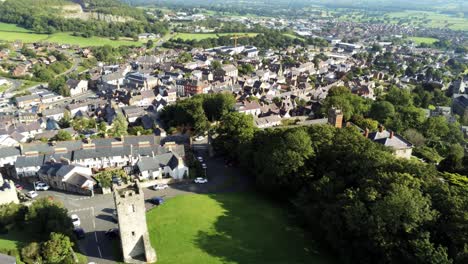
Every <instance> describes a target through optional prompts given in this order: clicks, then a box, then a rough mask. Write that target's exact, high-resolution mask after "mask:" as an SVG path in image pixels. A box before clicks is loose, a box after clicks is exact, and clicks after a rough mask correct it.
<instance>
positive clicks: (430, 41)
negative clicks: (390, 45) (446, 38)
mask: <svg viewBox="0 0 468 264" xmlns="http://www.w3.org/2000/svg"><path fill="white" fill-rule="evenodd" d="M409 39H410V40H412V41H413V42H414V43H416V44H418V45H419V44H422V43H426V44H433V43H434V42H436V41H439V40H438V39H436V38H422V37H410V38H409Z"/></svg>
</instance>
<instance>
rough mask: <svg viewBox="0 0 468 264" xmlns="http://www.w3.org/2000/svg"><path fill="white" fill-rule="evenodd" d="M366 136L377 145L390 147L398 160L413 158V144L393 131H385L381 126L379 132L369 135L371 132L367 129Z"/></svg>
mask: <svg viewBox="0 0 468 264" xmlns="http://www.w3.org/2000/svg"><path fill="white" fill-rule="evenodd" d="M364 136H365V137H367V138H369V139H371V140H372V141H374V142H376V143H379V144H382V145H384V146H386V147H389V148H390V149H391V150H392V151H393V155H395V156H396V157H398V158H404V159H410V158H411V154H412V152H413V144H411V143H410V142H408V141H407V140H406V139H404V138H403V137H402V136H400V135H398V134H396V133H394V132H393V131H388V130H385V129H384V128H383V127H382V126H380V127H379V130H378V131H377V132H372V133H369V130H367V129H366V130H365V131H364Z"/></svg>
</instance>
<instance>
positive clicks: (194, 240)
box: [147, 193, 334, 264]
mask: <svg viewBox="0 0 468 264" xmlns="http://www.w3.org/2000/svg"><path fill="white" fill-rule="evenodd" d="M147 222H148V228H149V232H150V239H151V243H152V245H153V246H154V247H155V249H156V252H157V255H158V264H174V263H178V264H184V263H204V264H214V263H256V264H263V263H265V264H266V263H268V264H273V263H278V264H279V263H290V264H295V263H297V264H299V263H310V264H313V263H334V260H333V259H332V258H331V257H329V256H328V255H325V254H321V253H319V251H318V249H317V243H315V242H313V237H312V236H311V235H310V234H308V233H307V232H305V231H304V230H302V229H301V228H299V227H297V226H296V225H295V224H294V223H292V217H291V216H290V215H288V213H287V212H286V209H284V208H280V207H275V205H273V204H272V203H270V202H269V201H266V200H264V199H263V198H261V197H258V196H255V195H251V194H245V193H238V194H216V195H186V196H178V197H175V198H172V199H170V200H168V201H167V202H166V203H165V204H164V205H162V206H160V207H158V208H155V209H153V210H151V211H150V212H149V213H148V214H147Z"/></svg>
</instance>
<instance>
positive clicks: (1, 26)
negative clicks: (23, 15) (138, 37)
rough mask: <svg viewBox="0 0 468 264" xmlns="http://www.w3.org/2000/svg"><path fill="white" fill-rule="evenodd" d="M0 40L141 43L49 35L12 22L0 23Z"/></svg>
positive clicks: (138, 43)
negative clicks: (34, 31)
mask: <svg viewBox="0 0 468 264" xmlns="http://www.w3.org/2000/svg"><path fill="white" fill-rule="evenodd" d="M0 40H4V41H16V40H21V41H23V42H26V43H31V42H40V41H47V42H52V43H59V44H71V45H79V46H81V47H86V46H103V45H106V44H108V45H111V46H124V45H125V46H131V45H141V42H135V41H129V40H111V39H108V38H101V37H91V38H83V37H75V36H72V35H71V33H64V32H61V33H54V34H51V35H47V34H37V33H33V32H31V31H29V30H27V29H25V28H21V27H18V26H16V25H13V24H6V23H0Z"/></svg>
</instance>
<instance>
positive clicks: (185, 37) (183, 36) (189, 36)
mask: <svg viewBox="0 0 468 264" xmlns="http://www.w3.org/2000/svg"><path fill="white" fill-rule="evenodd" d="M236 34H237V35H239V36H245V35H247V36H249V37H255V36H256V35H258V34H257V33H177V34H175V35H174V36H172V37H171V38H173V39H176V38H181V39H183V40H202V39H207V38H218V36H232V35H236Z"/></svg>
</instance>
